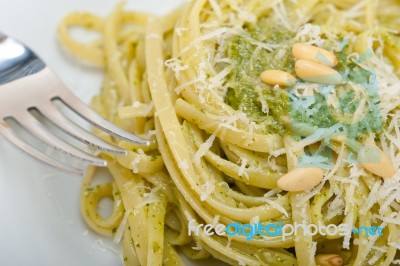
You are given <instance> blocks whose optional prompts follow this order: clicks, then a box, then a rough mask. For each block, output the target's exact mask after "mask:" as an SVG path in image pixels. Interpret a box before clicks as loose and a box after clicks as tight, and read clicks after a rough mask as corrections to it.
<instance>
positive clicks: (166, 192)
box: [58, 0, 400, 266]
mask: <svg viewBox="0 0 400 266" xmlns="http://www.w3.org/2000/svg"><path fill="white" fill-rule="evenodd" d="M399 12H400V4H399V2H398V1H396V0H382V1H377V0H364V1H355V0H325V1H319V0H294V1H290V0H287V1H283V0H276V1H265V0H247V1H245V0H195V1H191V2H190V3H186V4H184V5H183V7H181V8H179V9H177V10H176V11H174V12H172V13H171V14H168V15H166V16H156V15H151V14H145V13H141V12H136V11H130V10H125V9H124V5H123V4H118V5H117V6H116V7H115V9H114V10H113V11H112V12H111V13H110V14H109V15H108V16H107V17H105V18H102V17H99V16H97V15H94V14H91V13H82V12H76V13H71V14H69V15H67V16H66V17H65V18H64V19H63V20H62V21H61V23H60V25H59V28H58V38H59V41H60V43H61V45H62V46H63V47H64V48H66V50H67V51H69V52H70V53H71V54H73V55H74V56H76V57H78V58H79V59H81V60H82V61H84V62H86V63H89V64H91V65H94V66H96V67H100V68H102V69H104V82H103V84H102V87H101V91H100V92H99V94H98V95H97V96H95V97H94V98H93V100H92V102H91V106H92V108H93V109H94V110H96V111H97V112H98V113H99V114H101V115H102V116H103V117H105V118H106V119H108V120H110V121H112V122H113V123H115V124H116V125H118V126H120V127H121V128H123V129H125V130H127V131H129V132H132V133H134V134H136V135H138V136H141V137H143V138H147V139H152V140H153V142H152V144H151V145H150V146H146V147H144V146H137V145H135V144H133V143H129V142H126V141H123V140H119V139H116V138H113V137H111V136H109V135H106V134H105V133H102V132H101V131H100V130H96V129H94V130H93V131H94V133H95V134H96V135H97V136H99V137H100V138H102V139H104V140H106V141H109V142H111V143H114V144H116V145H118V146H119V147H121V148H124V149H126V150H127V151H128V155H127V156H116V155H111V154H101V156H102V157H103V158H105V159H106V160H107V161H108V166H107V169H108V171H109V172H110V174H111V176H112V181H111V182H109V183H104V184H100V185H92V184H93V179H94V178H96V174H95V172H96V168H95V167H90V168H89V170H88V173H87V175H86V177H85V179H84V182H83V186H82V192H81V212H82V215H83V217H84V218H85V220H86V222H87V224H88V225H89V226H90V227H91V228H92V229H93V230H95V231H96V232H98V233H99V234H102V235H106V236H110V237H114V239H115V241H121V243H122V247H123V260H124V263H125V264H126V265H184V262H183V260H182V259H181V257H180V254H179V253H183V254H185V255H186V256H187V257H189V258H190V259H194V260H198V259H205V258H208V257H214V258H215V259H218V260H221V261H224V262H226V263H229V264H232V265H307V266H312V265H317V264H320V265H342V264H345V265H392V263H393V264H394V263H397V264H400V260H399V259H400V251H399V249H400V240H399V237H400V233H399V229H400V228H399V224H400V214H399V213H400V185H399V179H400V175H399V171H398V169H399V165H400V160H399V158H400V157H399V155H398V153H399V152H400V144H399V143H400V132H399V127H398V121H399V117H400V109H399V106H400V82H399V76H398V75H399V73H400V45H399V44H400V37H399V29H400V20H399V19H398V14H399ZM263 19H267V21H268V23H272V25H278V26H279V27H280V28H284V29H285V32H289V33H290V34H292V35H291V36H293V37H292V38H290V39H289V38H285V35H284V37H283V38H281V39H279V38H277V39H275V40H273V41H271V42H270V41H269V40H268V39H266V40H263V39H262V38H258V37H259V36H260V35H262V34H264V32H263V29H262V28H261V30H260V33H259V34H258V35H257V34H249V32H248V31H247V29H250V28H256V29H257V25H258V24H259V22H260V21H262V20H263ZM268 23H264V24H263V25H270V24H268ZM74 27H81V28H84V29H86V30H90V31H95V32H97V33H99V36H100V37H99V38H98V39H97V40H95V41H91V42H81V41H79V40H77V39H75V38H73V35H72V34H71V28H74ZM268 30H271V28H269V29H264V31H266V32H267V31H268ZM237 38H242V39H243V40H245V41H246V45H247V46H246V47H247V48H248V49H249V50H250V51H253V55H252V56H251V58H250V59H249V62H243V61H240V62H241V63H243V64H244V63H248V64H250V65H251V66H250V67H249V69H253V72H254V75H253V72H252V73H245V75H241V76H240V77H241V79H239V80H236V82H238V83H239V85H240V83H243V84H245V85H249V86H252V87H254V88H256V90H258V91H259V95H258V96H257V97H256V100H257V104H256V105H257V108H261V110H262V112H263V114H264V115H262V116H261V117H256V118H254V117H251V115H249V114H251V113H249V112H248V113H246V110H244V109H241V108H238V107H234V106H233V104H228V102H227V99H226V95H227V93H228V90H229V88H230V86H232V84H230V83H229V82H227V80H232V78H231V75H232V73H233V72H234V71H235V69H237V67H238V66H237V64H238V61H232V57H228V56H227V50H228V49H229V47H230V45H231V44H230V43H231V41H232V40H234V39H237ZM343 39H347V40H348V42H349V45H350V46H351V47H352V56H354V55H355V54H356V55H362V54H363V53H365V52H366V51H367V50H369V51H371V55H370V58H369V59H368V60H367V61H364V63H365V64H369V66H373V67H375V71H376V73H377V74H376V75H377V79H378V87H379V91H378V92H379V96H380V100H381V106H382V108H381V109H380V112H381V115H382V121H383V129H382V130H381V131H380V132H377V133H374V134H370V135H369V136H368V140H369V141H373V142H375V144H376V145H377V146H378V147H379V148H380V149H381V150H383V151H384V152H385V153H386V154H387V155H388V156H389V157H390V159H391V161H392V163H393V167H394V169H395V171H396V173H395V175H394V176H393V177H392V178H390V179H382V178H380V177H377V176H375V175H373V174H372V173H370V172H368V171H366V170H365V169H363V168H362V167H360V166H359V165H358V164H357V163H355V162H354V161H351V160H349V159H348V157H346V154H347V151H348V147H347V145H346V143H345V142H332V143H331V145H330V148H331V149H332V151H333V155H332V158H333V167H330V168H325V169H323V172H324V177H323V180H322V182H321V183H320V184H319V185H318V186H316V187H315V188H313V189H311V190H310V191H303V192H287V191H282V190H281V189H279V188H278V187H277V181H278V179H279V178H280V177H281V176H282V175H284V174H285V173H287V172H288V171H290V170H291V169H293V168H296V166H297V165H298V163H299V159H298V158H299V155H300V153H301V152H302V151H304V150H305V149H307V148H309V147H313V148H314V149H318V147H319V146H320V145H323V144H324V143H325V142H324V140H323V139H322V138H323V136H320V137H319V138H318V137H314V138H307V136H306V138H304V136H303V138H296V137H294V136H293V134H292V133H291V131H290V128H287V127H289V126H288V125H287V124H285V123H284V121H285V120H284V119H282V120H274V119H275V118H273V117H272V115H271V113H272V111H273V110H271V109H272V107H271V106H269V104H270V101H266V100H265V101H264V100H263V99H262V98H263V97H262V96H263V95H264V94H263V93H262V91H263V90H270V91H274V93H275V92H276V93H278V95H275V96H274V97H276V98H275V99H277V101H278V99H280V98H279V97H280V96H279V95H280V93H283V94H284V90H282V89H281V88H274V87H272V86H269V85H267V84H263V83H262V81H261V80H260V79H259V75H260V69H258V68H257V66H258V62H257V58H258V55H259V54H260V53H266V54H267V55H268V54H272V53H276V56H281V57H282V56H285V49H283V52H280V53H278V52H277V51H278V50H279V49H282V47H287V48H288V49H289V47H290V45H291V44H293V42H306V43H309V44H314V45H322V46H324V45H325V46H328V47H331V48H332V49H333V50H335V49H339V48H338V47H339V44H340V43H341V41H340V40H343ZM280 42H281V43H280ZM286 52H287V51H286ZM238 56H239V57H240V56H242V54H241V53H240V51H239V53H238ZM349 56H350V55H349ZM285 58H286V57H285ZM279 61H280V60H277V62H279ZM282 61H283V60H282ZM261 63H262V62H261ZM261 63H260V64H261ZM252 64H254V66H253V65H252ZM289 71H290V69H289ZM396 73H397V76H396ZM242 74H243V73H242ZM247 76H248V78H247V79H244V78H243V77H247ZM253 76H254V77H257V78H253ZM243 97H246V96H243ZM282 97H284V95H283V96H282ZM249 104H250V105H246V106H247V107H248V108H250V109H251V108H253V107H252V105H251V104H253V103H252V102H250V103H249ZM278 104H279V103H278ZM274 108H279V105H278V107H276V106H275V107H274ZM271 121H272V122H271ZM272 127H273V128H274V130H272V129H271V128H272ZM277 128H278V129H279V130H277ZM324 145H325V144H324ZM106 197H109V198H112V199H113V201H114V207H113V211H112V214H111V215H110V216H109V217H103V216H102V215H100V213H99V210H98V203H99V201H100V200H101V199H103V198H106ZM192 220H194V221H195V225H198V224H214V225H215V224H217V223H220V224H224V225H228V224H230V223H234V222H238V223H243V224H245V223H257V222H261V223H262V224H269V223H275V224H276V223H278V222H281V223H282V224H293V223H295V222H297V223H306V224H309V223H314V224H318V223H321V224H325V225H326V224H331V223H333V224H340V223H346V224H349V225H350V226H352V227H357V226H372V225H375V226H380V227H383V228H384V229H383V235H382V236H379V235H376V236H366V235H360V236H358V235H348V236H344V237H343V236H339V235H337V236H333V237H329V238H327V237H326V236H322V235H318V234H317V235H316V236H314V237H312V236H308V235H304V234H299V235H297V236H288V237H286V238H285V240H282V238H281V237H271V236H261V235H258V236H255V237H253V238H252V239H251V240H247V239H246V236H244V235H234V236H226V235H225V236H219V235H216V234H214V235H211V236H210V235H207V234H205V233H204V232H203V231H202V230H200V231H199V233H198V235H195V234H191V235H190V236H189V234H188V223H189V221H192ZM327 254H334V255H338V256H339V257H340V258H341V259H340V261H339V262H338V263H339V264H333V263H334V262H332V263H331V264H329V263H330V262H327V261H325V262H321V261H318V259H317V260H316V258H317V257H318V255H327ZM322 263H327V264H322Z"/></svg>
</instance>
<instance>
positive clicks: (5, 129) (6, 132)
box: [0, 121, 83, 175]
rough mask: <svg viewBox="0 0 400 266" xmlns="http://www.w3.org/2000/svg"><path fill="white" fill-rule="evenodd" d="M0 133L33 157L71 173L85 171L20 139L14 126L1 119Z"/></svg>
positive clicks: (80, 173)
mask: <svg viewBox="0 0 400 266" xmlns="http://www.w3.org/2000/svg"><path fill="white" fill-rule="evenodd" d="M0 134H1V135H3V136H4V137H5V138H6V139H7V140H8V141H10V142H11V143H12V144H14V145H15V146H16V147H17V148H19V149H21V150H22V151H24V152H26V153H28V154H29V155H31V156H32V157H34V158H36V159H38V160H40V161H42V162H44V163H46V164H48V165H51V166H53V167H55V168H58V169H61V170H64V171H66V172H70V173H74V174H79V175H82V174H83V171H82V170H80V169H78V168H74V167H68V166H65V165H63V164H61V163H59V162H57V161H56V160H53V159H51V158H50V157H48V156H46V155H45V154H44V153H42V152H41V151H38V150H37V149H35V148H34V147H32V146H31V145H29V144H28V143H26V142H25V141H23V140H22V139H20V138H19V137H18V136H17V135H16V134H15V133H14V131H13V130H12V128H10V127H9V126H8V125H7V124H6V123H5V122H3V121H0Z"/></svg>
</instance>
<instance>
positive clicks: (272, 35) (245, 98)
mask: <svg viewBox="0 0 400 266" xmlns="http://www.w3.org/2000/svg"><path fill="white" fill-rule="evenodd" d="M246 30H247V32H248V33H249V36H251V38H253V39H255V40H257V41H260V42H264V43H268V44H281V45H282V47H281V48H279V49H274V50H273V51H268V50H266V49H261V50H260V51H259V52H258V54H257V55H256V56H253V53H254V52H255V50H256V48H257V46H256V45H255V44H252V43H251V42H250V40H249V39H248V38H246V37H245V36H238V37H235V38H233V39H232V40H231V41H230V43H229V44H228V46H227V51H226V53H227V57H228V58H230V59H232V60H233V61H234V62H235V68H234V70H233V71H232V72H231V74H230V75H229V76H228V77H227V84H228V90H227V93H226V96H225V99H224V100H225V103H226V104H228V105H230V106H231V107H232V108H234V109H235V110H240V111H242V112H244V113H245V114H246V115H247V116H248V117H249V118H250V119H251V120H252V121H255V122H257V123H259V124H262V125H264V130H265V132H266V133H279V134H284V132H285V127H284V126H283V125H281V123H280V122H279V120H280V117H281V116H285V115H286V116H287V114H288V98H287V96H286V95H285V92H284V91H283V90H277V91H273V90H272V89H271V87H270V86H268V85H266V84H264V83H263V82H262V81H261V80H260V74H261V73H262V72H263V71H265V70H268V69H280V70H284V71H288V72H290V73H293V66H294V62H293V59H292V57H291V56H290V54H291V53H290V46H289V45H288V43H289V41H290V39H292V38H293V33H290V32H288V31H287V30H285V29H282V28H279V27H276V26H271V24H268V20H261V21H260V22H259V24H258V26H253V27H252V28H247V29H246ZM282 49H283V50H285V54H284V55H283V57H282V58H280V59H279V60H278V59H276V58H277V53H278V52H279V51H280V50H282ZM252 56H253V58H252ZM256 88H258V91H260V92H261V93H262V97H263V98H264V99H265V102H266V104H267V105H268V113H267V112H264V111H263V107H262V104H261V99H260V94H259V92H258V91H257V89H256Z"/></svg>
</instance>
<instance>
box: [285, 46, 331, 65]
mask: <svg viewBox="0 0 400 266" xmlns="http://www.w3.org/2000/svg"><path fill="white" fill-rule="evenodd" d="M292 54H293V56H294V57H295V58H296V59H306V60H310V61H314V62H317V63H321V64H324V65H327V66H329V67H334V66H336V65H337V63H338V60H337V58H336V56H335V55H334V54H333V53H331V52H329V51H327V50H325V49H322V48H319V47H317V46H314V45H310V44H306V43H296V44H294V45H293V47H292Z"/></svg>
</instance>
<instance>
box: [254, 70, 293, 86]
mask: <svg viewBox="0 0 400 266" xmlns="http://www.w3.org/2000/svg"><path fill="white" fill-rule="evenodd" d="M261 80H262V81H263V82H264V83H266V84H268V85H272V86H274V85H279V86H282V87H287V86H293V85H294V84H295V83H296V78H295V77H293V76H292V75H290V74H289V73H287V72H285V71H281V70H266V71H264V72H262V73H261Z"/></svg>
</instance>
